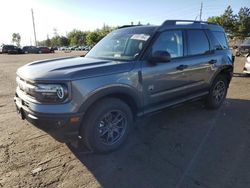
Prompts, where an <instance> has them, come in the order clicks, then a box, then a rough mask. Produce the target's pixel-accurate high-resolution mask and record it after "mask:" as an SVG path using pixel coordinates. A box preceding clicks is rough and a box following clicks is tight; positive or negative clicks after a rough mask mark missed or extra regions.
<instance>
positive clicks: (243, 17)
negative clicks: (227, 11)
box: [237, 7, 250, 38]
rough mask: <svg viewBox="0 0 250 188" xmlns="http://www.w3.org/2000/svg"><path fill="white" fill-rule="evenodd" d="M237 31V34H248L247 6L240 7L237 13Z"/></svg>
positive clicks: (249, 10)
mask: <svg viewBox="0 0 250 188" xmlns="http://www.w3.org/2000/svg"><path fill="white" fill-rule="evenodd" d="M237 18H238V23H237V26H238V31H237V35H238V36H240V37H241V38H242V37H249V36H250V9H249V8H247V7H243V8H241V9H240V11H239V13H238V15H237Z"/></svg>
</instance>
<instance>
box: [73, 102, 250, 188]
mask: <svg viewBox="0 0 250 188" xmlns="http://www.w3.org/2000/svg"><path fill="white" fill-rule="evenodd" d="M249 106H250V101H249V100H238V99H227V100H226V101H225V103H224V104H223V106H222V107H221V108H220V109H218V110H215V111H212V110H207V109H206V108H205V107H204V104H203V103H202V102H199V101H197V102H194V103H191V104H188V105H184V106H181V107H178V108H174V109H167V110H163V111H162V112H160V113H158V114H155V115H153V116H147V117H144V118H142V119H140V120H138V121H137V122H136V123H135V128H134V129H133V131H132V132H131V134H130V137H129V139H128V140H127V142H126V143H125V144H124V145H123V146H122V147H121V148H120V149H118V150H117V151H115V152H112V153H109V154H101V155H100V154H93V153H89V152H88V151H87V150H85V151H84V150H82V149H81V150H80V149H76V148H74V147H72V146H68V147H69V148H70V150H71V151H72V152H73V153H74V155H75V156H76V157H77V158H78V159H79V160H80V161H81V163H82V164H83V165H84V166H85V167H87V169H88V170H89V171H90V172H91V173H92V174H93V175H94V177H95V178H96V180H97V181H98V182H99V184H100V185H101V186H102V187H105V188H106V187H107V188H110V187H115V188H116V187H119V188H121V187H124V188H128V187H176V185H178V184H179V185H188V186H189V187H199V186H201V187H218V182H217V181H219V180H218V178H217V176H219V175H218V173H220V170H221V169H223V168H224V166H225V168H228V169H230V167H229V166H230V165H231V164H234V162H232V161H231V162H229V159H231V157H230V156H231V155H232V158H234V157H237V156H238V155H240V154H239V152H237V151H238V147H239V144H240V143H241V142H240V141H242V140H243V138H244V139H245V140H247V139H248V140H249V139H250V137H249V134H248V135H244V134H247V133H246V132H243V133H242V134H243V135H244V136H243V135H242V134H241V135H238V133H237V130H238V129H242V131H243V129H244V128H245V126H246V124H247V123H248V124H249V118H248V117H250V113H249ZM236 124H237V126H236ZM229 135H231V137H232V138H231V137H229ZM234 135H235V137H233V136H234ZM218 138H223V139H218ZM231 139H233V140H231ZM231 141H232V144H231V145H230V146H229V143H231ZM242 142H243V141H242ZM241 144H242V143H241ZM225 148H226V149H227V150H228V151H227V152H228V153H227V155H228V157H229V159H228V158H227V157H225V159H222V161H219V162H220V163H218V166H216V168H210V166H213V164H214V163H216V164H217V161H218V160H221V159H220V157H221V155H222V154H221V152H224V150H225ZM236 155H237V156H236ZM227 162H228V163H227ZM238 162H239V161H238ZM242 162H244V163H249V161H242ZM249 164H250V163H249ZM200 165H201V166H202V168H198V167H199V166H200ZM239 168H240V165H239ZM236 169H237V166H235V167H234V169H233V171H230V172H228V173H232V174H233V173H234V172H235V173H237V170H236ZM224 174H225V173H224ZM224 174H223V173H222V174H220V176H221V177H220V178H223V177H224ZM232 174H231V175H232ZM207 179H208V180H207ZM182 181H183V182H182ZM228 181H229V180H228ZM215 185H216V186H215ZM179 187H182V186H179ZM219 187H224V186H223V185H221V186H219ZM225 187H226V186H225Z"/></svg>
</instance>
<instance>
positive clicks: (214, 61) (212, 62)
mask: <svg viewBox="0 0 250 188" xmlns="http://www.w3.org/2000/svg"><path fill="white" fill-rule="evenodd" d="M208 63H209V64H211V65H213V64H215V63H217V60H216V59H212V60H210V61H209V62H208Z"/></svg>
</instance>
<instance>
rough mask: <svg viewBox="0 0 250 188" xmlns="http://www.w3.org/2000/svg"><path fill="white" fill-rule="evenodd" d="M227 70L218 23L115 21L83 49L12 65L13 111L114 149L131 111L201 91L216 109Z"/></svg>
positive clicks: (55, 132) (58, 133)
mask: <svg viewBox="0 0 250 188" xmlns="http://www.w3.org/2000/svg"><path fill="white" fill-rule="evenodd" d="M232 75H233V58H232V53H231V50H230V49H229V48H228V45H227V39H226V37H225V32H224V29H223V28H222V27H221V26H219V25H217V24H214V23H207V22H199V21H179V20H167V21H165V22H164V23H163V24H162V25H161V26H150V25H148V26H130V27H123V28H119V29H117V30H115V31H113V32H111V33H110V34H108V35H107V36H106V37H104V38H103V39H102V40H101V41H100V42H99V43H98V44H96V45H95V46H94V47H93V48H92V49H91V50H90V51H89V53H88V54H87V55H86V56H85V57H65V58H59V59H53V60H51V61H50V60H44V61H36V62H33V63H29V64H27V65H24V66H22V67H21V68H19V69H18V70H17V79H16V80H17V89H16V95H15V98H14V101H15V104H16V107H17V112H18V114H19V115H20V117H21V118H22V119H26V120H27V121H29V122H31V123H32V124H34V125H36V126H37V127H38V128H40V129H42V130H44V131H46V132H48V133H49V134H51V135H52V136H54V137H55V138H56V139H58V140H60V141H65V142H69V141H72V140H74V139H77V140H78V141H79V143H80V144H82V143H84V144H85V145H86V146H87V147H88V148H90V150H92V151H94V152H109V151H113V150H115V149H117V148H118V147H119V146H121V144H122V143H124V141H125V140H126V138H127V137H128V134H129V130H130V128H131V126H132V125H133V121H134V120H135V119H136V118H137V117H141V116H143V115H146V114H150V113H153V112H155V111H159V110H161V109H163V108H167V107H174V106H178V105H179V104H181V103H184V102H187V101H193V100H198V99H200V100H201V99H202V100H204V101H205V104H206V106H207V108H210V109H217V108H219V107H220V106H221V105H222V103H223V101H224V100H225V97H226V94H227V89H228V87H229V83H230V81H231V78H232Z"/></svg>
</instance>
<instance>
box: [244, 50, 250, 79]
mask: <svg viewBox="0 0 250 188" xmlns="http://www.w3.org/2000/svg"><path fill="white" fill-rule="evenodd" d="M243 73H245V74H249V75H250V53H248V54H247V61H246V63H245V66H244V68H243Z"/></svg>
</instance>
